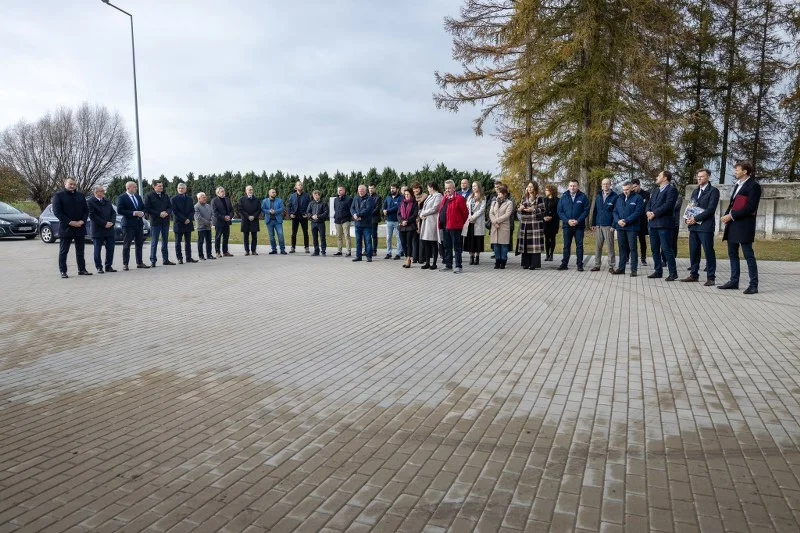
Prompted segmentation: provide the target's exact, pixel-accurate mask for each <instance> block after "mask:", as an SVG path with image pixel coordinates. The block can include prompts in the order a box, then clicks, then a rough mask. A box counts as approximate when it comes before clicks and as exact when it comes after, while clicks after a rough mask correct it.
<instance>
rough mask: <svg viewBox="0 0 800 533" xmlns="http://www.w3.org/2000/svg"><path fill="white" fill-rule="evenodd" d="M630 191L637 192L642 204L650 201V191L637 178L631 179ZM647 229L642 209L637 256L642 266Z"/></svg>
mask: <svg viewBox="0 0 800 533" xmlns="http://www.w3.org/2000/svg"><path fill="white" fill-rule="evenodd" d="M631 192H632V193H633V194H638V195H639V196H640V197H641V199H642V201H643V202H644V205H645V206H646V205H647V202H649V201H650V193H649V192H647V191H646V190H644V189H642V183H641V181H639V179H638V178H634V179H632V180H631ZM649 233H650V232H649V230H648V227H647V213H646V212H645V210H644V209H643V210H642V216H641V217H640V218H639V234H638V237H639V248H640V250H641V251H640V252H639V258H640V259H641V260H642V266H647V236H648V235H649Z"/></svg>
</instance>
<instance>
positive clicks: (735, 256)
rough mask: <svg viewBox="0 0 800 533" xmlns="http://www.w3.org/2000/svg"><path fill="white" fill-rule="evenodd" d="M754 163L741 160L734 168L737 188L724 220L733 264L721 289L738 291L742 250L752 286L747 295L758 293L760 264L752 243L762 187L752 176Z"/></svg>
mask: <svg viewBox="0 0 800 533" xmlns="http://www.w3.org/2000/svg"><path fill="white" fill-rule="evenodd" d="M753 170H754V169H753V164H752V163H751V162H750V161H739V162H737V163H736V166H735V167H734V169H733V175H734V176H736V180H737V182H736V185H735V186H734V188H733V193H732V194H731V201H730V203H729V204H728V208H727V209H726V210H725V215H724V216H723V217H722V223H723V224H725V229H724V230H723V233H722V240H723V241H728V259H729V260H730V262H731V279H730V280H729V281H728V282H727V283H726V284H724V285H720V286H719V288H720V289H738V288H739V275H740V268H741V267H740V262H739V247H740V246H741V247H742V254H743V255H744V259H745V261H747V273H748V274H749V276H750V284H749V285H748V286H747V289H745V290H744V294H756V293H758V264H757V263H756V254H755V252H753V241H755V239H756V212H757V211H758V204H759V202H760V201H761V185H759V184H758V182H757V181H756V179H755V178H754V177H753Z"/></svg>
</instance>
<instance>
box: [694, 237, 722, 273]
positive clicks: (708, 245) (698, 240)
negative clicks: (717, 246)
mask: <svg viewBox="0 0 800 533" xmlns="http://www.w3.org/2000/svg"><path fill="white" fill-rule="evenodd" d="M701 246H702V247H703V253H704V254H705V256H706V278H708V279H709V280H713V279H715V277H716V273H717V255H716V253H714V234H713V233H712V232H710V231H690V232H689V263H690V264H691V265H692V269H691V271H689V275H690V276H691V277H693V278H698V277H700V247H701Z"/></svg>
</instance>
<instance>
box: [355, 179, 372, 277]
mask: <svg viewBox="0 0 800 533" xmlns="http://www.w3.org/2000/svg"><path fill="white" fill-rule="evenodd" d="M373 213H375V202H374V201H373V199H372V198H371V197H369V196H367V188H366V186H364V185H359V186H358V195H357V196H356V197H355V198H354V199H353V204H352V205H351V207H350V214H351V216H352V217H353V222H354V223H355V227H356V257H355V259H353V261H361V253H362V250H363V252H364V253H365V254H366V256H367V262H368V263H371V262H372V216H373ZM362 244H363V246H364V247H363V248H362Z"/></svg>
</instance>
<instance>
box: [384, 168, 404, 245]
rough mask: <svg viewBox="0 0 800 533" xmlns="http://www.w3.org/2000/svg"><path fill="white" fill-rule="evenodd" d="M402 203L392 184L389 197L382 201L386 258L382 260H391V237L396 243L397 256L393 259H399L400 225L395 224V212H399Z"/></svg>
mask: <svg viewBox="0 0 800 533" xmlns="http://www.w3.org/2000/svg"><path fill="white" fill-rule="evenodd" d="M402 201H403V198H402V196H400V192H399V191H398V188H397V184H396V183H392V185H391V186H390V187H389V195H388V196H387V197H386V199H385V200H384V201H383V216H384V217H386V257H385V258H384V259H391V258H392V250H393V249H394V247H393V246H392V236H395V240H396V241H397V248H398V251H397V255H395V256H394V258H395V259H400V232H399V228H400V224H399V222H397V211H399V210H400V202H402Z"/></svg>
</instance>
